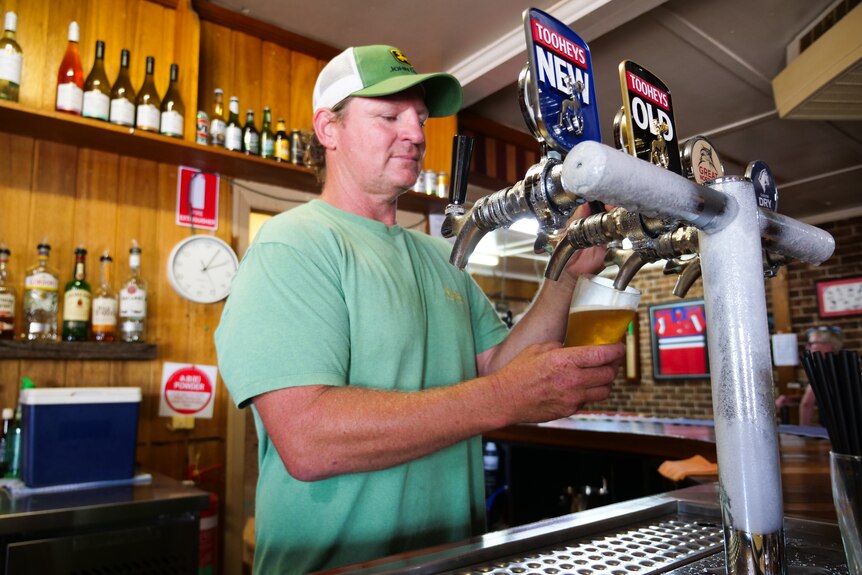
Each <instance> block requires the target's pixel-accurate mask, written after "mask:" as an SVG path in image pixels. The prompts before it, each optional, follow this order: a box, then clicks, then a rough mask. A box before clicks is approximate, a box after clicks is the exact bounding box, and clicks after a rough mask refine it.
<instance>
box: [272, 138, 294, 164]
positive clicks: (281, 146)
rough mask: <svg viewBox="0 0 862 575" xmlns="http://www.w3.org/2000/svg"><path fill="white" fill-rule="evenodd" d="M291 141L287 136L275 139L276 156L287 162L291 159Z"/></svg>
mask: <svg viewBox="0 0 862 575" xmlns="http://www.w3.org/2000/svg"><path fill="white" fill-rule="evenodd" d="M289 144H290V142H289V141H288V139H287V138H281V139H280V140H276V141H275V157H276V158H278V159H279V160H283V161H285V162H289V161H290V146H289Z"/></svg>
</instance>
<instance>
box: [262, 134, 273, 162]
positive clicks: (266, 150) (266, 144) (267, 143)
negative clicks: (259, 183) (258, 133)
mask: <svg viewBox="0 0 862 575" xmlns="http://www.w3.org/2000/svg"><path fill="white" fill-rule="evenodd" d="M274 151H275V146H274V145H273V141H272V138H267V139H266V140H264V141H263V152H262V155H264V156H266V157H267V158H271V157H272V155H273V153H274Z"/></svg>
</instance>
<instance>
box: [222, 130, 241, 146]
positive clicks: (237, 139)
mask: <svg viewBox="0 0 862 575" xmlns="http://www.w3.org/2000/svg"><path fill="white" fill-rule="evenodd" d="M224 147H225V148H227V149H228V150H241V149H242V130H241V129H240V128H239V126H228V127H227V128H225V132H224Z"/></svg>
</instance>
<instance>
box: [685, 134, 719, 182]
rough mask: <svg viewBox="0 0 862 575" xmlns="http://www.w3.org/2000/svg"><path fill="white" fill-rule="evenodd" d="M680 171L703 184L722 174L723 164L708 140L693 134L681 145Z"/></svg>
mask: <svg viewBox="0 0 862 575" xmlns="http://www.w3.org/2000/svg"><path fill="white" fill-rule="evenodd" d="M682 171H683V175H684V176H685V177H686V178H688V179H689V180H694V181H695V182H697V183H698V184H705V183H706V182H709V181H710V180H714V179H715V178H720V177H721V176H723V175H724V166H723V165H722V164H721V159H720V158H719V157H718V152H716V151H715V147H714V146H713V145H712V144H711V143H709V140H707V139H706V138H704V137H703V136H694V137H693V138H689V139H688V140H687V141H686V142H685V144H683V146H682Z"/></svg>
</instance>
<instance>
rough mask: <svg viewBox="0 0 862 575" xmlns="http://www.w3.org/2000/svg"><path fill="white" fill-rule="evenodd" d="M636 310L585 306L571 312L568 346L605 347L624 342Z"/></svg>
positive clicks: (567, 333) (567, 332)
mask: <svg viewBox="0 0 862 575" xmlns="http://www.w3.org/2000/svg"><path fill="white" fill-rule="evenodd" d="M634 316H635V310H633V309H631V308H624V307H606V306H598V305H597V306H584V307H580V308H575V309H572V310H570V311H569V326H568V329H567V330H566V345H568V346H579V345H603V344H606V343H617V342H619V341H622V339H623V337H624V336H625V334H626V330H627V329H628V327H629V324H630V323H631V322H632V319H634Z"/></svg>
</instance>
